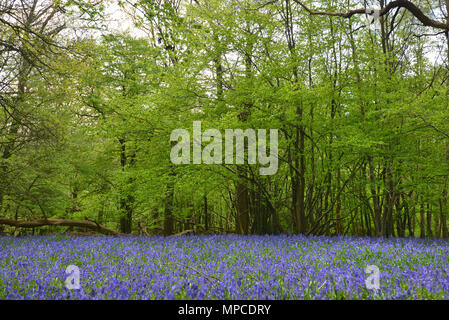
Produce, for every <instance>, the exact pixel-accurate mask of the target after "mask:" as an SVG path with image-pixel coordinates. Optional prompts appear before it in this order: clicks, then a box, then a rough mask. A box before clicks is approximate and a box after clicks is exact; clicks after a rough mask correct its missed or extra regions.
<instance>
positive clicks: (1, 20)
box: [0, 0, 449, 238]
mask: <svg viewBox="0 0 449 320" xmlns="http://www.w3.org/2000/svg"><path fill="white" fill-rule="evenodd" d="M114 6H115V7H116V8H117V10H120V12H122V13H121V18H123V19H126V21H128V22H130V25H132V28H131V29H130V30H131V31H128V32H125V31H123V30H115V29H111V28H110V27H109V25H108V23H109V21H110V20H109V18H108V14H109V13H108V8H112V7H114ZM371 7H377V8H379V11H372V12H377V13H378V19H373V17H376V16H375V15H374V14H373V13H370V14H366V8H371ZM366 20H368V21H370V23H367V21H366ZM374 20H376V21H374ZM448 46H449V0H445V1H434V0H431V1H425V2H423V1H403V0H400V1H387V0H376V1H373V2H367V1H353V0H344V1H343V0H340V1H324V0H320V1H309V0H304V1H299V0H275V1H268V0H266V1H259V0H245V1H236V0H208V1H206V0H197V1H187V0H141V1H132V0H129V1H124V2H117V3H116V2H113V1H110V2H94V1H89V0H88V1H68V0H62V1H50V0H21V1H19V0H0V234H15V235H18V234H37V233H47V232H63V231H67V230H78V231H82V232H87V231H91V232H100V233H103V234H144V235H173V234H178V233H182V232H184V233H188V232H190V230H192V232H195V233H205V234H207V233H238V234H281V233H297V234H306V235H311V234H313V235H328V236H336V235H357V236H382V237H391V236H396V237H407V236H411V237H437V238H439V237H444V238H447V237H448V226H447V218H448V215H449V203H448V188H449V48H448ZM194 121H201V122H202V126H203V127H202V129H203V131H204V130H207V129H211V128H214V129H218V130H220V131H224V130H225V129H237V128H241V129H243V130H244V129H251V128H254V129H259V128H262V129H267V130H269V129H278V130H279V152H278V159H279V160H278V161H279V169H278V171H277V173H276V174H274V175H271V176H270V175H267V176H262V175H259V173H258V172H259V168H260V167H261V165H260V164H248V161H245V163H243V164H232V165H228V164H223V165H206V164H191V165H175V164H173V163H172V162H171V161H170V151H171V148H172V146H173V144H172V143H171V142H170V134H171V132H172V131H173V130H175V129H178V128H183V129H187V130H190V131H191V130H192V123H193V122H194ZM206 145H207V143H206V142H203V147H204V146H206Z"/></svg>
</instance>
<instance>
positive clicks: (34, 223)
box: [0, 218, 127, 236]
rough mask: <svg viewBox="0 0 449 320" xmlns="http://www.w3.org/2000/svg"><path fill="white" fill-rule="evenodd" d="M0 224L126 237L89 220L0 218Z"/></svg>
mask: <svg viewBox="0 0 449 320" xmlns="http://www.w3.org/2000/svg"><path fill="white" fill-rule="evenodd" d="M1 224H4V225H7V226H11V227H16V228H37V227H44V226H63V227H79V228H87V229H90V230H93V231H97V232H99V233H102V234H105V235H123V236H126V235H127V234H123V233H120V232H117V231H114V230H111V229H107V228H105V227H104V226H102V225H100V224H98V223H97V222H94V221H91V220H69V219H35V220H28V221H17V220H13V219H7V218H0V225H1Z"/></svg>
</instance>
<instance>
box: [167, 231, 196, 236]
mask: <svg viewBox="0 0 449 320" xmlns="http://www.w3.org/2000/svg"><path fill="white" fill-rule="evenodd" d="M193 233H194V231H193V230H185V231H183V232H180V233H177V234H173V235H171V236H170V237H180V236H185V235H188V234H193Z"/></svg>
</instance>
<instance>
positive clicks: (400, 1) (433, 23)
mask: <svg viewBox="0 0 449 320" xmlns="http://www.w3.org/2000/svg"><path fill="white" fill-rule="evenodd" d="M293 1H295V2H296V3H298V4H299V5H300V6H301V7H303V8H304V10H306V11H307V12H308V13H309V14H311V15H326V16H334V17H343V18H348V19H349V18H351V17H352V16H353V15H356V14H366V13H367V10H366V8H360V9H355V10H349V11H348V12H329V11H313V10H311V9H310V8H308V7H307V6H306V5H305V4H304V3H302V1H300V0H293ZM395 8H405V9H407V10H408V11H410V12H411V13H412V14H413V15H414V16H415V17H416V18H417V19H418V20H419V21H420V22H421V23H422V24H423V25H424V26H427V27H433V28H436V29H441V30H446V31H449V24H445V23H443V22H440V21H437V20H433V19H431V18H429V17H428V16H426V15H425V14H424V13H423V12H422V10H421V9H420V8H418V7H417V6H416V5H415V4H413V3H412V2H410V1H408V0H396V1H392V2H390V3H389V4H388V5H386V6H385V7H384V8H382V9H380V11H379V17H381V16H384V15H386V14H387V13H388V12H390V11H391V10H392V9H395Z"/></svg>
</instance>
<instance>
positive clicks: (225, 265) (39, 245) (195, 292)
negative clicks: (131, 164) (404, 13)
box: [0, 235, 449, 300]
mask: <svg viewBox="0 0 449 320" xmlns="http://www.w3.org/2000/svg"><path fill="white" fill-rule="evenodd" d="M69 266H71V267H69ZM369 266H370V267H369ZM367 267H369V268H367ZM377 270H378V273H376V271H377ZM369 272H372V273H369ZM376 275H379V277H378V279H379V282H378V289H376V288H377V284H376ZM78 285H79V286H78ZM448 297H449V241H447V240H423V239H398V238H392V239H375V238H358V237H334V238H330V237H305V236H289V235H281V236H237V235H211V236H184V237H166V238H165V237H121V236H119V237H113V236H104V237H89V236H86V237H78V238H71V237H68V236H66V235H51V236H25V237H19V238H14V237H0V299H220V300H222V299H276V300H280V299H289V300H291V299H448Z"/></svg>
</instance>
